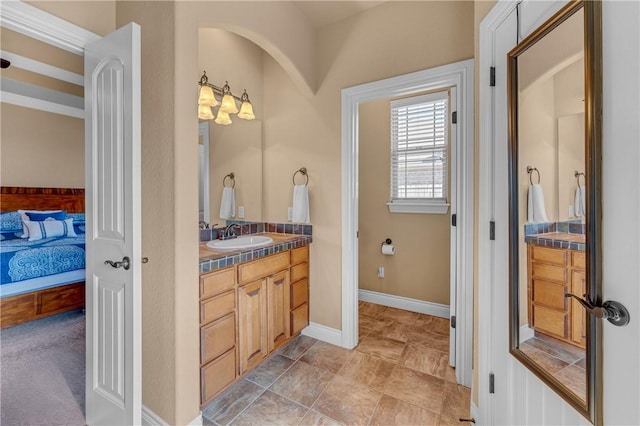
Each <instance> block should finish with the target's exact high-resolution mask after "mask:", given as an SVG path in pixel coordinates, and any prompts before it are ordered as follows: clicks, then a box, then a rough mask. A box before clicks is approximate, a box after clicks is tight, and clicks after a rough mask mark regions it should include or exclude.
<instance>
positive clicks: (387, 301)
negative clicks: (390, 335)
mask: <svg viewBox="0 0 640 426" xmlns="http://www.w3.org/2000/svg"><path fill="white" fill-rule="evenodd" d="M358 300H362V301H363V302H370V303H376V304H378V305H384V306H390V307H392V308H398V309H404V310H405V311H411V312H418V313H421V314H426V315H433V316H434V317H441V318H447V319H449V316H450V315H451V314H450V310H449V305H441V304H440V303H433V302H425V301H423V300H417V299H410V298H408V297H402V296H394V295H393V294H385V293H379V292H377V291H370V290H358Z"/></svg>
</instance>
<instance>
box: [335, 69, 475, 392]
mask: <svg viewBox="0 0 640 426" xmlns="http://www.w3.org/2000/svg"><path fill="white" fill-rule="evenodd" d="M449 87H450V88H455V102H456V105H457V106H458V108H457V123H458V124H457V129H458V131H457V132H456V136H455V137H456V147H457V148H456V151H455V152H454V153H452V173H455V176H456V191H455V209H456V210H455V211H454V210H453V209H452V210H451V213H455V214H456V216H457V218H456V219H457V220H456V222H457V223H456V236H455V259H456V262H455V264H456V270H455V275H454V276H455V286H454V288H455V296H454V297H452V298H451V301H450V305H449V308H450V315H451V316H455V317H456V318H455V325H456V328H455V329H452V331H457V333H455V334H453V333H452V336H455V337H453V340H454V342H453V343H452V344H454V345H455V349H456V351H455V353H456V355H455V360H453V361H454V363H455V365H456V367H457V368H456V379H457V381H458V383H460V384H463V385H465V386H468V387H470V386H471V351H472V326H473V176H474V173H473V131H474V130H473V122H474V120H473V90H474V89H473V60H467V61H462V62H458V63H454V64H449V65H444V66H441V67H437V68H432V69H429V70H425V71H419V72H415V73H411V74H406V75H402V76H398V77H393V78H390V79H386V80H381V81H377V82H372V83H366V84H363V85H359V86H354V87H350V88H347V89H344V90H343V91H342V291H343V293H342V346H344V347H347V348H353V347H355V346H356V345H357V343H358V319H357V316H358V308H357V306H358V299H359V296H358V282H359V277H358V264H359V254H358V245H359V244H358V237H359V229H358V203H359V195H358V190H359V186H358V170H359V158H358V155H359V152H360V147H359V106H360V104H362V103H365V102H370V101H374V100H379V99H385V98H394V97H402V96H409V95H412V94H417V93H423V92H429V91H433V90H437V89H439V88H449ZM454 158H455V160H454ZM453 170H455V172H454V171H453ZM452 204H453V203H452ZM457 307H459V309H457Z"/></svg>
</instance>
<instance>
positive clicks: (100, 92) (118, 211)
mask: <svg viewBox="0 0 640 426" xmlns="http://www.w3.org/2000/svg"><path fill="white" fill-rule="evenodd" d="M84 70H85V155H86V183H85V184H86V191H85V194H86V217H87V232H86V235H87V242H86V252H87V262H86V264H87V283H86V312H87V330H86V333H87V336H86V345H87V352H86V374H87V378H86V383H87V384H86V417H87V424H89V425H130V424H140V422H141V365H140V364H141V361H140V360H141V331H140V330H141V325H140V324H141V297H140V291H141V290H140V284H141V268H140V264H141V255H140V249H141V223H140V27H139V26H138V25H137V24H134V23H131V24H128V25H127V26H125V27H123V28H121V29H119V30H117V31H115V32H113V33H111V34H109V35H108V36H106V37H104V38H102V39H100V40H98V41H95V42H92V43H90V44H88V45H87V46H86V49H85V66H84ZM106 261H111V262H112V263H113V264H112V265H109V264H108V263H107V262H106Z"/></svg>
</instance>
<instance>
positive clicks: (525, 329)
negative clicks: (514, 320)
mask: <svg viewBox="0 0 640 426" xmlns="http://www.w3.org/2000/svg"><path fill="white" fill-rule="evenodd" d="M534 336H535V334H534V332H533V328H531V327H529V324H525V325H522V326H520V343H522V342H526V341H527V340H529V339H533V337H534Z"/></svg>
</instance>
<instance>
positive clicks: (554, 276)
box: [531, 262, 567, 283]
mask: <svg viewBox="0 0 640 426" xmlns="http://www.w3.org/2000/svg"><path fill="white" fill-rule="evenodd" d="M531 276H532V277H533V278H540V279H543V280H547V281H556V282H560V283H565V282H566V281H567V269H566V268H563V267H560V266H551V265H546V264H543V263H535V262H532V263H531Z"/></svg>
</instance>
